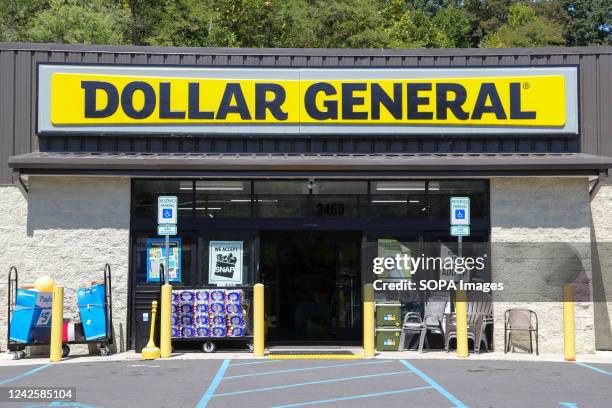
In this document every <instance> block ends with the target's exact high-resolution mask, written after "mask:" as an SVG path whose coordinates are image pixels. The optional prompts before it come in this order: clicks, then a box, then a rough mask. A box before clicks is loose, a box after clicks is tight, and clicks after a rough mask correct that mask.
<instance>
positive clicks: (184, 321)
mask: <svg viewBox="0 0 612 408" xmlns="http://www.w3.org/2000/svg"><path fill="white" fill-rule="evenodd" d="M179 320H180V322H181V326H191V325H193V323H194V319H193V315H181V318H180V319H179Z"/></svg>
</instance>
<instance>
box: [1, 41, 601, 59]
mask: <svg viewBox="0 0 612 408" xmlns="http://www.w3.org/2000/svg"><path fill="white" fill-rule="evenodd" d="M0 50H18V51H47V52H98V53H113V54H122V53H127V54H187V55H244V56H336V57H339V56H354V57H358V56H365V57H376V56H382V57H393V56H464V55H469V56H477V55H482V56H490V55H499V56H503V55H567V54H572V55H576V54H578V55H583V54H612V47H610V46H593V47H542V48H422V49H382V48H380V49H378V48H377V49H349V48H207V47H158V46H153V47H151V46H127V45H86V44H54V43H6V42H5V43H3V42H0Z"/></svg>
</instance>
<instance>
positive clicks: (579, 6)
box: [564, 0, 612, 46]
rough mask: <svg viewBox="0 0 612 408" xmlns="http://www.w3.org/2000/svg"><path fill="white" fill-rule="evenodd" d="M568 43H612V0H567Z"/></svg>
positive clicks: (566, 32)
mask: <svg viewBox="0 0 612 408" xmlns="http://www.w3.org/2000/svg"><path fill="white" fill-rule="evenodd" d="M564 8H565V10H566V12H567V14H568V20H567V24H566V26H565V40H566V42H567V45H570V46H571V45H612V1H610V0H565V1H564Z"/></svg>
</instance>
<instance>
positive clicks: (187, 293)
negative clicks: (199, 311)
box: [179, 290, 193, 303]
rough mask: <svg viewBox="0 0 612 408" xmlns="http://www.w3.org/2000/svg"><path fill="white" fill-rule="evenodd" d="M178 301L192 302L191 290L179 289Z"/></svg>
mask: <svg viewBox="0 0 612 408" xmlns="http://www.w3.org/2000/svg"><path fill="white" fill-rule="evenodd" d="M179 302H184V303H193V290H181V291H180V293H179Z"/></svg>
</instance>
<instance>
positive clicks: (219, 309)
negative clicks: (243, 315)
mask: <svg viewBox="0 0 612 408" xmlns="http://www.w3.org/2000/svg"><path fill="white" fill-rule="evenodd" d="M208 312H209V313H211V314H221V313H223V314H225V303H223V302H212V303H211V304H210V305H209V308H208Z"/></svg>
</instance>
